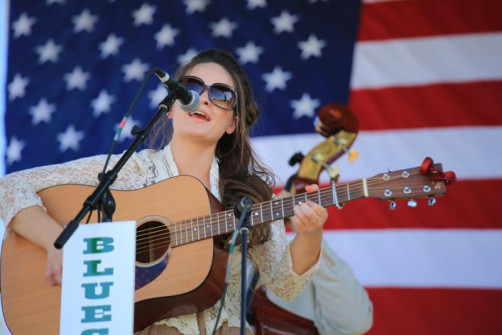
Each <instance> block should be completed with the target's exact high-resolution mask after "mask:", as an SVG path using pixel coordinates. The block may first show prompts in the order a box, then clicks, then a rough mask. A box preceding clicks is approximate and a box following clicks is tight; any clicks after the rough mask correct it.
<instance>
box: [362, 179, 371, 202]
mask: <svg viewBox="0 0 502 335" xmlns="http://www.w3.org/2000/svg"><path fill="white" fill-rule="evenodd" d="M362 183H363V192H364V196H365V197H366V198H367V197H369V195H368V183H367V181H366V178H363V179H362Z"/></svg>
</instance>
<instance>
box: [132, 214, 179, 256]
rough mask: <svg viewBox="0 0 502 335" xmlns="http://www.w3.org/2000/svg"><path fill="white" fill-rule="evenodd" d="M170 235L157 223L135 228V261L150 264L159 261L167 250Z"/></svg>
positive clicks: (152, 222)
mask: <svg viewBox="0 0 502 335" xmlns="http://www.w3.org/2000/svg"><path fill="white" fill-rule="evenodd" d="M170 244H171V234H170V232H169V229H168V228H167V226H166V225H165V224H164V223H162V222H159V221H149V222H145V223H143V224H141V225H139V226H138V227H137V228H136V261H137V262H138V263H144V264H147V263H152V262H156V261H157V260H159V259H161V258H162V257H163V256H164V255H165V254H166V252H167V251H168V249H169V246H170Z"/></svg>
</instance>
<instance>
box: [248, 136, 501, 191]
mask: <svg viewBox="0 0 502 335" xmlns="http://www.w3.org/2000/svg"><path fill="white" fill-rule="evenodd" d="M324 140H325V139H324V137H322V136H321V135H319V134H317V133H313V134H299V135H290V136H267V137H256V138H253V140H252V141H253V146H254V147H255V148H256V150H257V151H258V153H259V155H260V156H261V157H262V158H263V161H264V162H265V163H266V164H267V165H268V166H269V167H271V168H272V169H273V171H274V172H275V173H276V175H277V177H278V180H277V183H278V184H279V185H284V184H285V182H286V180H287V178H289V177H290V176H291V175H293V174H294V173H296V172H297V171H298V165H295V166H293V167H291V166H289V164H288V161H289V159H290V158H291V156H292V155H293V154H295V153H296V152H302V153H303V154H307V153H308V152H309V151H310V150H312V148H313V147H314V146H316V145H317V144H319V143H320V142H322V141H324ZM499 143H502V126H497V127H451V128H430V129H405V130H389V131H372V132H360V133H359V135H358V137H357V139H356V140H355V142H354V145H353V146H352V149H354V150H358V151H359V156H358V158H357V160H356V161H355V162H353V163H349V162H348V160H347V157H346V156H342V157H341V158H340V159H338V161H336V162H335V164H337V165H339V167H340V177H341V180H355V179H360V178H364V177H371V176H373V175H375V174H378V173H381V172H385V171H387V170H388V169H391V170H400V169H403V168H409V167H414V166H419V165H420V164H421V163H422V161H423V159H424V158H425V157H426V156H430V157H432V159H433V160H434V161H435V162H437V163H442V164H443V169H444V170H445V171H449V170H453V171H455V173H456V174H457V177H458V178H459V179H488V178H502V169H501V168H500V167H501V166H502V146H501V145H499ZM320 180H321V182H329V177H328V175H327V173H326V172H325V171H324V172H323V173H322V174H321V178H320Z"/></svg>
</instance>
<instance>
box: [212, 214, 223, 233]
mask: <svg viewBox="0 0 502 335" xmlns="http://www.w3.org/2000/svg"><path fill="white" fill-rule="evenodd" d="M211 217H212V215H211ZM216 221H218V235H221V232H220V220H218V217H216Z"/></svg>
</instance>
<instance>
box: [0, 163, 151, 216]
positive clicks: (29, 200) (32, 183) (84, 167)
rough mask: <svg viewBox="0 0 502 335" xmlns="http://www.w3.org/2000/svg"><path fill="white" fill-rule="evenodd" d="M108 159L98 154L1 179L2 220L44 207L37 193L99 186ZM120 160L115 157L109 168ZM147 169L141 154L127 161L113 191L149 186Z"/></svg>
mask: <svg viewBox="0 0 502 335" xmlns="http://www.w3.org/2000/svg"><path fill="white" fill-rule="evenodd" d="M105 158H106V156H104V155H98V156H92V157H87V158H82V159H78V160H75V161H71V162H67V163H63V164H57V165H47V166H43V167H37V168H33V169H28V170H24V171H19V172H15V173H12V174H9V175H7V176H5V177H4V178H2V179H0V218H1V219H2V220H3V222H4V223H5V224H6V225H7V224H8V223H9V222H10V221H11V219H12V218H13V217H14V215H16V214H17V213H18V212H19V211H20V210H22V209H24V208H28V207H31V206H35V205H38V206H41V207H43V204H42V201H41V200H40V197H38V195H37V192H39V191H41V190H43V189H46V188H48V187H52V186H56V185H62V184H82V185H89V186H96V185H97V184H98V179H97V178H98V174H99V173H100V172H101V171H102V169H103V165H104V162H105ZM119 158H120V156H119V155H114V156H112V158H111V160H110V166H114V165H115V162H116V161H117V160H118V159H119ZM147 169H148V167H147V166H145V164H144V163H143V160H142V159H141V158H140V157H139V155H138V154H134V155H133V157H132V158H131V159H130V160H129V161H128V162H127V164H126V165H125V166H124V168H123V169H122V170H121V171H120V172H119V176H118V178H117V180H116V181H115V183H114V184H113V185H112V188H113V189H135V188H140V187H142V186H143V185H144V184H146V183H147V182H146V178H147V175H148V173H147Z"/></svg>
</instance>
